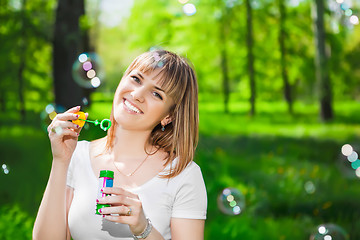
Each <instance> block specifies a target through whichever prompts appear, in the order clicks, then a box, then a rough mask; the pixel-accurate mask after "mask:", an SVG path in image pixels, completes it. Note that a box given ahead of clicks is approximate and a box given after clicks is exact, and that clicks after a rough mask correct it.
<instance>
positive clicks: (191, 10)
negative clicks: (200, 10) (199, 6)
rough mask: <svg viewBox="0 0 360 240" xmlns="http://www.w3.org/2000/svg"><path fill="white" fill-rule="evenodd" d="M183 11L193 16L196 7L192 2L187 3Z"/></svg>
mask: <svg viewBox="0 0 360 240" xmlns="http://www.w3.org/2000/svg"><path fill="white" fill-rule="evenodd" d="M183 11H184V13H185V14H186V15H188V16H192V15H194V14H195V13H196V7H195V5H194V4H192V3H187V4H185V5H184V6H183Z"/></svg>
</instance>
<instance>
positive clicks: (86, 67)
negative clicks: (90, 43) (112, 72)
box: [72, 53, 104, 88]
mask: <svg viewBox="0 0 360 240" xmlns="http://www.w3.org/2000/svg"><path fill="white" fill-rule="evenodd" d="M72 76H73V78H74V81H75V82H76V83H77V84H78V85H79V86H81V87H83V88H97V87H99V86H100V85H101V81H102V80H103V78H104V73H103V65H102V61H101V59H100V58H99V56H98V55H97V54H96V53H82V54H80V55H79V57H78V58H77V59H76V61H75V62H74V64H73V67H72ZM93 79H95V80H93ZM94 82H95V83H94Z"/></svg>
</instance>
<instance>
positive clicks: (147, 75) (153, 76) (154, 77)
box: [130, 68, 161, 85]
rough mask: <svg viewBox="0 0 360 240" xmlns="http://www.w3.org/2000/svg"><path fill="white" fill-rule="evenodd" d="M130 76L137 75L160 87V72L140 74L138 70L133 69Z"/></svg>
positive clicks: (156, 70)
mask: <svg viewBox="0 0 360 240" xmlns="http://www.w3.org/2000/svg"><path fill="white" fill-rule="evenodd" d="M130 74H136V75H139V76H140V77H141V78H144V79H146V80H150V81H152V82H153V83H154V84H156V85H161V84H160V83H161V82H160V76H159V74H160V70H158V69H155V70H153V71H147V72H142V71H140V70H139V69H137V68H135V69H133V70H132V71H131V72H130Z"/></svg>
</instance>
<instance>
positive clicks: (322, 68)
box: [314, 0, 334, 121]
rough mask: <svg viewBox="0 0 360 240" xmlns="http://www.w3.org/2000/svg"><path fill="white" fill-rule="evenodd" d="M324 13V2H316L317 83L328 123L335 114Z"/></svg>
mask: <svg viewBox="0 0 360 240" xmlns="http://www.w3.org/2000/svg"><path fill="white" fill-rule="evenodd" d="M324 12H325V6H324V0H316V1H315V11H314V25H315V45H316V53H315V66H316V81H317V84H318V94H319V101H320V117H321V119H322V120H323V121H328V120H331V119H332V118H333V115H334V114H333V109H332V85H331V80H330V76H329V69H328V59H327V56H326V51H325V44H326V38H325V26H324Z"/></svg>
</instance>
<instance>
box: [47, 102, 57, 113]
mask: <svg viewBox="0 0 360 240" xmlns="http://www.w3.org/2000/svg"><path fill="white" fill-rule="evenodd" d="M54 111H55V107H54V105H52V104H48V105H46V107H45V112H46V113H48V114H50V113H52V112H54Z"/></svg>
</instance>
